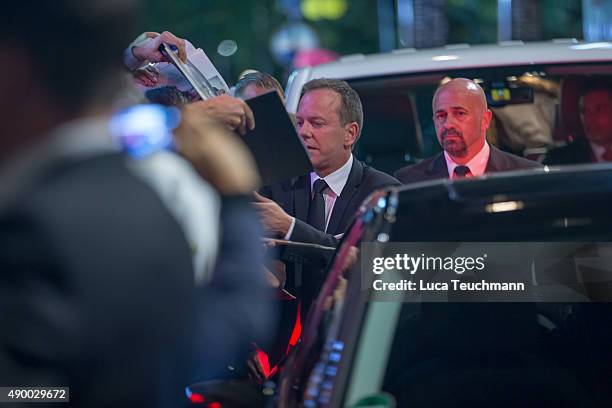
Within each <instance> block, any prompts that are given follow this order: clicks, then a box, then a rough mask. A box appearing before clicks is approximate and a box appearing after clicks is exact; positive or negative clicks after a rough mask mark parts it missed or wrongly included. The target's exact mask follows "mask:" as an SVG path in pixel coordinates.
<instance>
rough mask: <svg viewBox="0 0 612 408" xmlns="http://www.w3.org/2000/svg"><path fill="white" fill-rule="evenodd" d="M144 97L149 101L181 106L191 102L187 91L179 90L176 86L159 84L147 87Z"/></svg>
mask: <svg viewBox="0 0 612 408" xmlns="http://www.w3.org/2000/svg"><path fill="white" fill-rule="evenodd" d="M145 97H146V98H147V100H148V101H149V102H151V103H157V104H159V105H164V106H178V107H181V106H183V105H186V104H188V103H189V102H191V96H190V95H189V93H188V92H183V91H180V90H179V89H178V88H177V87H176V86H161V87H159V88H153V89H149V90H147V91H146V92H145Z"/></svg>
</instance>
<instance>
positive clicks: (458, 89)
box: [433, 78, 487, 111]
mask: <svg viewBox="0 0 612 408" xmlns="http://www.w3.org/2000/svg"><path fill="white" fill-rule="evenodd" d="M443 92H452V93H454V94H457V95H462V97H463V98H466V99H472V100H473V101H474V103H476V104H477V105H479V106H482V110H483V111H484V110H485V109H487V97H486V96H485V93H484V91H483V90H482V88H481V87H480V85H478V84H477V83H476V82H474V81H472V80H470V79H467V78H455V79H451V80H450V81H448V82H446V83H444V84H442V85H440V86H439V87H438V89H436V93H435V94H434V97H433V104H434V105H435V103H436V98H437V97H438V95H439V94H441V93H443Z"/></svg>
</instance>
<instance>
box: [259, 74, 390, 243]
mask: <svg viewBox="0 0 612 408" xmlns="http://www.w3.org/2000/svg"><path fill="white" fill-rule="evenodd" d="M296 118H297V126H298V133H299V135H300V137H301V138H302V140H303V141H304V144H305V145H306V148H307V149H308V152H309V154H310V160H311V162H312V165H313V168H314V172H312V173H310V174H306V175H304V176H301V177H298V178H295V179H291V180H286V181H284V182H281V183H277V184H274V185H271V186H267V187H264V188H263V189H262V190H261V195H258V201H259V202H258V203H256V206H257V208H258V210H259V212H260V215H261V218H262V220H263V224H264V228H265V229H266V230H267V231H268V232H269V233H271V234H275V235H276V236H277V237H280V238H285V239H290V240H292V241H300V242H310V243H316V244H321V245H327V246H336V245H337V243H338V239H339V238H340V237H341V236H342V234H343V233H344V231H346V229H347V228H348V226H349V224H350V222H351V220H352V219H353V217H354V215H355V212H356V211H357V210H358V209H359V206H360V205H361V203H362V202H363V201H364V199H365V198H366V197H367V196H368V195H369V194H370V193H372V192H373V191H375V190H376V189H378V188H382V187H385V186H390V185H398V184H399V183H398V182H397V180H396V179H394V178H393V177H391V176H389V175H387V174H385V173H382V172H380V171H378V170H376V169H374V168H372V167H369V166H367V165H365V164H364V163H362V162H360V161H359V160H357V159H355V158H354V157H353V155H352V149H353V146H354V144H355V142H356V141H357V139H358V138H359V134H360V132H361V128H362V126H363V111H362V107H361V100H360V99H359V95H357V92H355V90H354V89H352V88H351V87H350V86H349V85H348V84H347V83H346V82H344V81H340V80H334V79H316V80H313V81H310V82H309V83H307V84H306V85H304V88H303V93H302V98H301V100H300V104H299V106H298V111H297V114H296Z"/></svg>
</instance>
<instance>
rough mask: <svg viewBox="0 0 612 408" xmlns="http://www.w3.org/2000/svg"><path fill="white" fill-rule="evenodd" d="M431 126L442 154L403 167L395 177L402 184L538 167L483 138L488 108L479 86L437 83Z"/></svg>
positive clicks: (463, 81) (462, 82)
mask: <svg viewBox="0 0 612 408" xmlns="http://www.w3.org/2000/svg"><path fill="white" fill-rule="evenodd" d="M433 112H434V118H433V119H434V125H435V128H436V135H437V136H438V141H439V142H440V145H441V146H442V148H443V149H444V151H443V152H442V153H439V154H438V155H436V156H433V157H431V158H428V159H425V160H423V161H422V162H420V163H418V164H415V165H412V166H408V167H404V168H402V169H400V170H398V171H397V172H396V173H395V176H396V177H397V178H398V180H400V181H401V182H402V183H404V184H408V183H414V182H418V181H424V180H434V179H440V178H452V179H455V178H463V177H473V176H480V175H482V174H484V173H490V172H501V171H509V170H518V169H529V168H535V167H539V166H540V165H539V163H536V162H533V161H530V160H527V159H523V158H521V157H518V156H515V155H512V154H509V153H505V152H502V151H501V150H499V149H497V148H496V147H494V146H489V144H488V143H487V141H486V132H487V128H488V127H489V123H490V122H491V116H492V113H491V111H490V110H489V109H488V108H487V99H486V97H485V94H484V92H483V90H482V88H481V87H480V86H478V85H477V84H476V83H475V82H473V81H471V80H469V79H465V78H456V79H453V80H451V81H448V82H446V83H445V84H443V85H441V86H440V87H439V88H438V89H437V91H436V93H435V95H434V98H433Z"/></svg>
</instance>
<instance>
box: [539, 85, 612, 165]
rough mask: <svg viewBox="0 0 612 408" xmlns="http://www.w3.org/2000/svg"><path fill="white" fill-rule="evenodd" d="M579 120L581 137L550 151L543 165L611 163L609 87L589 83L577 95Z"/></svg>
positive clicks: (611, 98)
mask: <svg viewBox="0 0 612 408" xmlns="http://www.w3.org/2000/svg"><path fill="white" fill-rule="evenodd" d="M579 108H580V120H581V122H582V126H583V129H584V137H582V136H580V137H577V138H576V139H575V140H574V141H572V142H571V143H569V144H568V145H566V146H562V147H558V148H555V149H551V150H550V151H549V152H548V153H547V154H546V158H545V159H544V164H575V163H598V162H609V161H612V86H611V85H610V83H609V82H606V81H601V80H599V81H592V82H590V83H588V84H586V86H585V87H584V88H582V90H581V92H580V100H579Z"/></svg>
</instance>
